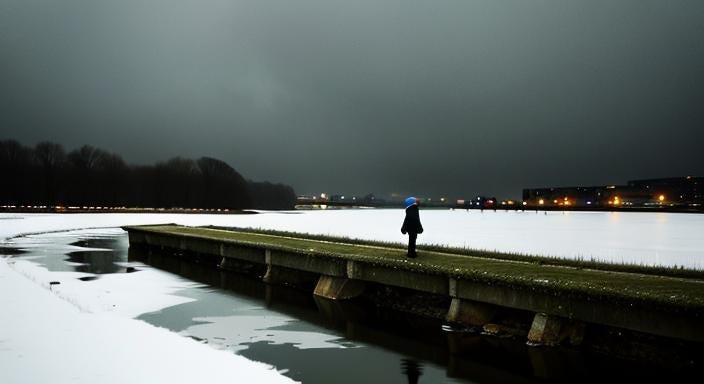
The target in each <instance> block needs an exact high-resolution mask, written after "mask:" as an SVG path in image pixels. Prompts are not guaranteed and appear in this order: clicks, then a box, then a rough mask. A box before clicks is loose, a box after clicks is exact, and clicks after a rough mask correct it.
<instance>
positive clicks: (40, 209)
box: [0, 206, 257, 215]
mask: <svg viewBox="0 0 704 384" xmlns="http://www.w3.org/2000/svg"><path fill="white" fill-rule="evenodd" d="M0 213H178V214H210V215H249V214H256V213H257V211H253V210H246V209H227V208H223V209H205V208H140V207H133V208H129V207H46V206H27V207H25V206H21V207H15V206H3V207H0Z"/></svg>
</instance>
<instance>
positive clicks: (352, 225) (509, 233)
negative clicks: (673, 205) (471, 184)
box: [0, 209, 704, 268]
mask: <svg viewBox="0 0 704 384" xmlns="http://www.w3.org/2000/svg"><path fill="white" fill-rule="evenodd" d="M421 219H422V221H423V226H424V227H425V233H423V234H422V235H421V236H420V237H419V238H418V242H419V244H443V245H450V246H459V247H470V248H476V249H488V250H499V251H505V252H519V253H527V254H536V255H543V256H558V257H565V258H586V259H589V258H594V259H597V260H602V261H609V262H616V263H621V262H626V263H639V264H645V265H678V266H679V265H682V266H686V267H691V268H704V262H703V261H702V258H701V250H702V249H704V236H701V234H702V233H704V215H701V214H680V213H664V212H657V213H655V212H652V213H648V212H547V214H545V213H544V212H538V213H536V212H535V211H526V212H520V211H517V212H513V211H510V212H505V211H501V210H499V211H498V212H493V211H489V210H487V211H484V212H483V213H480V212H478V211H470V212H467V211H464V210H455V211H450V210H430V209H425V210H423V209H422V210H421ZM402 220H403V210H401V209H363V210H335V211H294V212H262V213H260V214H257V215H205V214H202V215H201V214H3V215H0V238H3V237H11V236H15V235H17V234H20V233H31V232H36V231H38V230H40V229H41V230H47V231H50V230H62V229H75V228H87V227H110V226H112V227H115V226H121V225H133V224H158V223H177V224H183V225H192V226H196V225H222V226H241V227H253V228H266V229H278V230H286V231H296V232H308V233H318V234H327V235H335V236H347V237H355V238H362V239H370V240H382V241H398V242H403V241H406V239H405V237H404V236H403V235H401V233H400V230H399V228H400V226H401V221H402Z"/></svg>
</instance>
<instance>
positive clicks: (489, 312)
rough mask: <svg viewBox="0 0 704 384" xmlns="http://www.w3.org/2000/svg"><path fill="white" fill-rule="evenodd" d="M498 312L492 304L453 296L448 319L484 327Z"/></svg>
mask: <svg viewBox="0 0 704 384" xmlns="http://www.w3.org/2000/svg"><path fill="white" fill-rule="evenodd" d="M495 313H496V307H495V306H493V305H491V304H485V303H479V302H475V301H469V300H462V299H458V298H456V297H454V298H452V302H451V303H450V310H449V311H448V312H447V316H446V319H447V321H449V322H452V323H460V324H465V325H471V326H478V327H482V326H484V324H486V323H488V322H489V321H491V319H492V317H494V314H495Z"/></svg>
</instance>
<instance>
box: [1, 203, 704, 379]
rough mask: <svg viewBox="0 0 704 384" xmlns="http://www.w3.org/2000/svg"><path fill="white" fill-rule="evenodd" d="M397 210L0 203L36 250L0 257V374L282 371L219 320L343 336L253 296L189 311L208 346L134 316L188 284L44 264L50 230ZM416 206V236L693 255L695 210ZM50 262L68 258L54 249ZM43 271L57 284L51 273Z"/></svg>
mask: <svg viewBox="0 0 704 384" xmlns="http://www.w3.org/2000/svg"><path fill="white" fill-rule="evenodd" d="M402 217H403V211H402V210H400V209H398V210H336V211H305V212H279V213H274V212H263V213H261V214H258V215H196V214H0V246H4V247H18V248H24V249H31V250H32V254H37V255H41V254H42V252H45V253H46V255H47V257H46V258H45V259H44V265H41V263H38V262H35V261H36V260H35V261H32V259H31V257H30V258H22V257H20V258H0V308H2V310H1V311H0V383H15V382H22V383H27V382H29V383H45V382H50V381H51V382H57V383H64V382H78V383H88V382H90V383H93V382H99V383H103V382H115V383H117V382H138V383H140V382H173V383H180V382H191V383H192V382H225V381H227V382H286V381H290V380H289V379H288V378H286V377H283V376H282V375H281V374H280V373H279V372H277V371H276V370H275V369H274V368H273V367H271V366H268V365H265V364H261V363H257V362H253V361H249V360H247V359H245V358H244V357H241V356H238V355H236V354H233V353H232V352H231V351H230V350H237V348H238V347H237V346H238V345H241V344H242V341H241V340H239V339H237V337H244V336H242V335H234V336H232V337H234V338H233V339H227V338H225V339H222V338H216V337H215V336H213V335H222V334H225V333H226V332H223V329H230V328H231V327H236V328H238V329H243V330H245V331H243V335H244V334H245V333H246V335H247V336H246V337H248V338H250V339H252V340H259V339H261V340H263V341H266V342H270V341H271V340H272V339H276V340H282V341H283V342H287V343H291V344H294V345H297V346H298V347H299V348H330V347H337V348H339V347H345V345H344V344H341V343H340V340H339V337H338V336H335V335H330V334H327V333H326V332H323V331H320V330H317V331H315V332H307V333H306V332H300V331H296V332H291V331H285V332H287V333H285V334H284V336H281V335H278V334H275V332H273V331H271V329H275V328H277V327H280V326H281V324H283V323H287V322H290V321H292V320H291V319H289V318H286V317H281V316H279V317H276V316H272V314H266V316H269V318H268V319H266V321H268V323H267V322H266V321H264V322H261V321H263V320H262V319H259V318H257V316H261V313H263V312H262V310H261V309H257V308H255V307H256V305H254V306H252V308H249V307H243V308H241V309H238V311H240V312H242V311H245V312H242V313H240V312H236V313H233V314H229V315H228V316H225V317H223V316H219V317H218V316H215V317H213V316H210V317H207V316H206V317H203V318H198V321H199V324H197V325H194V326H191V327H190V328H188V329H187V330H186V332H185V334H186V335H198V336H199V337H204V338H208V337H209V336H212V337H210V339H222V340H223V341H222V345H221V346H220V347H222V348H229V349H230V350H227V351H225V350H218V349H217V347H218V345H212V346H215V347H216V348H213V347H212V346H208V345H204V344H202V343H199V342H197V341H195V340H193V339H191V338H187V337H184V336H183V335H179V334H177V333H174V332H169V331H167V330H165V329H161V328H157V327H154V326H152V325H149V324H147V323H145V322H143V321H140V320H136V319H135V317H137V316H139V315H142V314H145V313H155V311H160V310H162V309H165V308H169V307H174V306H178V305H179V304H184V303H188V302H190V301H191V300H193V298H189V297H184V296H182V295H178V294H177V292H178V291H180V290H184V289H187V288H189V287H193V286H195V285H197V284H196V283H193V282H190V281H188V280H185V279H183V278H178V277H174V276H166V272H162V271H158V270H154V269H149V268H142V269H141V270H140V271H139V274H138V278H134V277H127V275H132V274H125V273H116V274H106V275H101V277H100V279H98V280H95V281H82V280H78V278H81V277H86V276H90V274H86V273H80V272H71V271H65V270H64V271H60V272H57V271H53V272H52V271H50V270H51V269H52V268H50V265H49V264H48V263H51V261H50V260H52V256H53V257H54V258H56V256H59V255H65V254H67V253H68V252H70V251H72V250H73V249H72V248H77V247H76V246H74V245H71V244H70V243H71V242H70V241H68V240H67V241H56V239H57V238H61V237H62V236H67V235H66V234H65V233H62V232H61V231H65V230H69V229H77V228H104V229H90V230H85V231H78V232H74V235H73V236H75V233H87V234H90V236H92V237H98V238H99V237H101V236H107V237H109V236H113V237H115V236H123V235H122V234H123V232H122V231H121V230H120V229H119V228H117V227H119V226H122V225H134V224H156V223H178V224H184V225H222V226H246V227H255V228H269V229H279V230H288V231H297V232H308V233H320V234H329V235H338V236H347V237H355V238H366V239H374V240H384V241H404V240H405V239H404V237H403V236H402V235H401V234H400V233H399V227H400V222H401V220H402ZM421 218H422V220H423V224H424V227H425V229H426V232H425V233H424V234H423V235H422V237H421V239H422V242H423V243H433V244H445V245H451V246H466V247H472V248H482V249H497V250H502V251H514V252H523V253H531V254H542V255H552V256H561V257H585V258H590V257H594V258H596V259H600V260H609V261H614V262H635V263H642V264H665V265H685V266H688V267H696V268H702V267H704V263H703V262H702V260H703V259H704V255H702V251H704V237H703V236H701V233H704V215H692V214H669V213H590V212H566V213H562V212H549V213H547V214H544V213H542V212H540V213H537V214H536V213H535V212H502V211H499V212H491V211H487V212H484V213H480V212H477V211H472V212H466V211H460V210H458V211H450V210H422V211H421ZM40 232H41V233H43V234H42V235H27V236H22V235H23V234H31V233H40ZM18 236H19V237H18ZM2 239H5V240H2ZM52 239H53V240H52ZM51 247H59V248H56V249H54V248H51ZM83 249H84V250H85V248H83ZM38 257H41V256H38ZM56 265H57V266H59V265H64V266H65V265H70V263H67V262H65V261H64V260H63V259H62V260H60V262H57V264H56ZM124 267H125V268H126V267H127V265H125V266H124ZM52 281H60V284H54V285H51V284H50V282H52ZM248 308H249V309H248ZM248 310H252V311H254V312H252V313H253V316H254V317H252V316H249V313H248V312H246V311H248ZM269 323H271V324H269ZM247 330H248V331H247ZM264 330H267V331H266V332H265V331H264ZM257 332H258V333H257ZM279 333H281V332H279ZM277 335H278V336H277ZM257 337H258V338H259V339H257ZM350 346H351V345H350ZM348 347H349V346H348Z"/></svg>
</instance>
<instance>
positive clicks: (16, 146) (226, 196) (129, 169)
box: [0, 140, 296, 209]
mask: <svg viewBox="0 0 704 384" xmlns="http://www.w3.org/2000/svg"><path fill="white" fill-rule="evenodd" d="M0 170H2V172H3V174H4V175H8V176H9V180H10V181H11V182H10V183H9V185H8V187H6V188H2V190H0V204H3V205H16V206H20V205H68V206H104V207H111V206H113V207H122V206H126V207H155V208H208V209H218V208H228V209H243V208H259V209H291V208H293V206H294V204H295V201H296V195H295V192H294V191H293V188H291V187H290V186H287V185H283V184H271V183H268V182H264V183H257V182H253V181H247V180H246V179H245V178H244V177H243V176H242V175H241V174H240V173H239V172H237V171H236V170H235V169H234V168H232V167H231V166H230V165H229V164H227V163H226V162H224V161H222V160H218V159H214V158H211V157H201V158H199V159H198V160H193V159H188V158H183V157H174V158H172V159H169V160H167V161H165V162H159V163H156V164H154V165H127V163H125V161H124V160H123V159H122V158H121V157H120V156H119V155H117V154H113V153H110V152H107V151H104V150H102V149H100V148H95V147H93V146H90V145H84V146H82V147H80V148H77V149H74V150H72V151H71V152H69V153H68V154H66V151H65V150H64V148H63V147H62V146H61V145H59V144H56V143H51V142H41V143H38V144H37V145H36V146H35V147H34V148H28V147H25V146H23V145H22V144H20V143H18V142H17V141H15V140H2V141H0Z"/></svg>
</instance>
